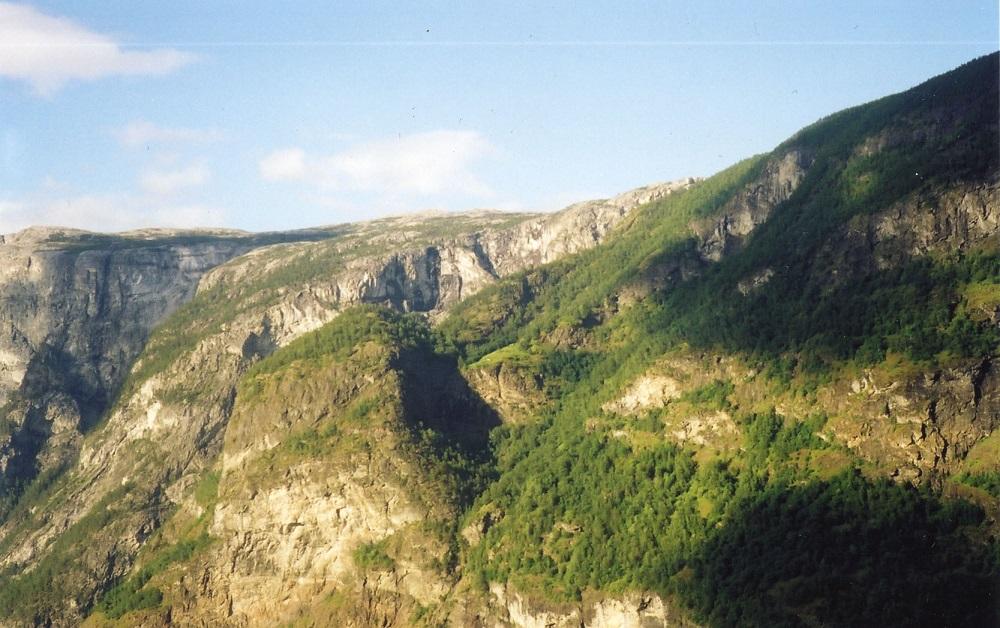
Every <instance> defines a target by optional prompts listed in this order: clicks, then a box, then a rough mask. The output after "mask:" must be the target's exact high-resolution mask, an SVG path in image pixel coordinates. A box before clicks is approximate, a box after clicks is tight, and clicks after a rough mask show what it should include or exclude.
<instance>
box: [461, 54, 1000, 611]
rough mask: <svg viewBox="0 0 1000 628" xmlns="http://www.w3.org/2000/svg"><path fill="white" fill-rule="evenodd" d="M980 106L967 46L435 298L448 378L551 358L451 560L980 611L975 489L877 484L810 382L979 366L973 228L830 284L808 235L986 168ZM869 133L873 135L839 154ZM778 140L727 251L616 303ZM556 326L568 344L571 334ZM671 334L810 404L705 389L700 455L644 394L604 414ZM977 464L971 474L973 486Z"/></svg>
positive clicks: (979, 176)
mask: <svg viewBox="0 0 1000 628" xmlns="http://www.w3.org/2000/svg"><path fill="white" fill-rule="evenodd" d="M996 118H997V56H996V55H992V56H990V57H986V58H983V59H980V60H977V61H975V62H972V63H970V64H967V65H966V66H963V67H962V68H959V69H958V70H956V71H954V72H952V73H949V74H947V75H944V76H942V77H938V78H936V79H933V80H931V81H929V82H928V83H926V84H924V85H921V86H920V87H918V88H915V89H914V90H911V91H909V92H906V93H903V94H899V95H896V96H891V97H888V98H885V99H882V100H880V101H877V102H874V103H871V104H868V105H864V106H862V107H858V108H855V109H851V110H848V111H845V112H841V113H839V114H836V115H834V116H831V117H829V118H827V119H824V120H822V121H820V122H818V123H816V124H815V125H813V126H811V127H809V128H807V129H805V130H803V131H802V132H800V133H799V134H798V135H796V136H795V137H793V138H792V139H790V140H789V141H788V142H786V143H785V144H783V145H782V146H780V147H778V148H777V149H776V150H775V152H774V153H773V154H772V155H764V156H760V157H757V158H754V159H753V160H749V161H747V162H744V163H741V164H738V165H737V166H734V167H733V168H731V169H729V170H727V171H725V172H723V173H721V174H719V175H717V176H715V177H713V178H711V179H708V180H707V181H705V182H704V183H702V184H701V185H699V186H698V187H696V188H695V189H692V190H690V191H688V192H686V193H684V194H681V195H678V196H676V197H670V198H668V199H666V200H664V201H662V202H660V203H657V204H654V205H652V206H649V207H647V208H645V209H644V210H643V211H641V212H640V213H638V215H636V216H635V217H634V219H633V220H632V223H631V224H630V225H629V226H628V227H627V228H626V229H625V230H624V231H623V232H621V233H620V234H619V235H618V237H617V238H615V239H613V240H612V241H610V242H608V243H607V244H605V245H604V246H601V247H599V248H597V249H595V250H593V251H590V252H588V253H585V254H583V255H579V256H576V257H575V258H573V259H571V260H566V261H565V262H564V263H559V264H556V265H554V266H550V267H546V268H543V269H540V270H538V271H535V272H531V273H529V274H527V275H526V276H524V277H523V278H521V279H520V280H517V281H514V282H510V283H508V284H504V285H499V286H496V287H495V288H493V289H491V290H489V291H487V292H486V293H484V294H481V295H478V296H477V297H475V298H473V299H472V300H470V301H468V302H466V303H464V304H462V305H461V306H459V308H458V309H457V310H456V312H455V313H454V315H453V316H452V317H451V318H450V319H449V320H448V321H446V322H445V323H444V324H443V325H442V326H441V333H442V335H443V336H444V338H445V344H446V345H447V346H448V347H450V348H451V350H453V351H456V352H457V353H458V354H459V355H460V356H461V357H462V358H463V359H464V360H466V362H467V363H468V364H470V367H471V368H472V369H473V370H474V369H475V368H476V367H477V366H478V365H479V364H482V363H483V361H489V360H492V359H493V358H492V357H491V356H487V358H486V359H485V360H480V358H482V357H483V356H484V355H486V354H488V353H489V352H491V351H494V350H496V349H498V348H500V347H504V346H507V345H513V346H518V347H520V349H519V350H520V351H521V352H522V353H528V354H533V355H535V356H536V363H539V364H546V365H550V366H551V365H555V368H553V369H550V371H551V372H547V373H546V380H547V382H548V383H547V385H548V386H550V387H551V390H553V391H557V393H558V394H553V395H552V400H551V402H549V403H548V404H547V405H544V406H542V407H540V408H539V409H538V412H537V417H536V421H535V422H533V423H532V424H529V425H526V426H521V427H505V428H503V429H502V431H500V432H498V438H497V441H496V442H497V445H496V457H497V460H498V463H497V476H498V479H497V481H496V482H495V483H493V484H492V485H491V486H490V487H489V489H487V491H486V492H485V493H484V494H483V495H482V496H481V497H480V498H479V501H478V502H477V505H476V507H474V508H473V510H472V514H471V516H470V521H472V522H473V523H475V522H476V521H477V517H480V516H481V515H480V514H479V513H482V512H491V513H495V512H500V513H503V516H502V518H500V519H499V522H491V526H490V527H489V529H488V530H487V531H486V533H485V535H484V537H483V540H482V541H481V542H480V543H479V544H478V545H477V546H475V547H472V548H469V550H468V553H467V555H466V565H465V566H466V569H467V570H468V572H469V574H470V577H472V578H476V579H478V581H479V582H480V583H481V584H482V585H483V586H485V583H486V582H487V581H500V582H504V581H509V582H511V583H513V584H514V585H515V586H516V587H517V588H518V589H519V590H521V591H525V592H527V593H529V594H531V595H534V596H537V597H539V598H547V599H561V600H572V599H579V597H580V595H581V593H582V592H583V591H585V590H586V589H588V588H591V589H603V590H611V591H615V590H628V589H644V590H655V591H658V592H661V593H662V594H664V595H668V596H674V598H675V599H677V600H679V601H680V602H681V603H683V604H684V605H686V606H688V607H689V608H691V609H692V610H693V611H694V614H695V616H696V617H697V618H698V619H700V620H702V621H706V622H708V623H709V624H712V625H784V624H788V625H806V624H814V625H969V626H973V625H987V624H990V623H992V622H994V621H996V620H997V615H996V606H997V598H996V595H997V594H996V591H997V580H996V578H997V573H998V572H997V570H998V563H997V557H998V555H1000V554H998V550H997V542H996V540H995V535H996V524H995V522H993V523H990V520H989V519H988V517H987V515H986V514H985V512H984V509H983V507H981V506H980V505H976V504H975V503H972V502H969V501H964V500H961V499H951V498H946V497H943V496H942V493H941V492H940V490H936V489H935V488H933V487H938V488H940V487H941V486H942V482H945V481H946V478H945V477H937V478H935V479H932V481H931V482H929V483H927V484H924V487H923V488H919V489H918V488H914V487H912V486H909V485H907V484H900V483H894V482H891V481H889V480H888V479H884V478H882V477H880V476H879V474H878V473H877V472H875V471H874V467H873V465H872V464H871V463H870V462H869V461H865V460H863V459H861V458H860V457H859V456H857V455H856V453H855V452H852V451H850V450H848V449H847V448H846V447H845V446H844V444H843V443H842V442H837V441H836V440H835V439H832V438H830V437H829V436H828V435H825V436H824V435H822V434H821V433H822V432H823V428H824V423H825V415H824V411H825V408H824V406H823V403H822V401H821V400H820V399H817V397H816V390H817V388H819V387H822V386H836V385H837V384H838V383H839V379H840V378H846V377H849V376H850V375H851V373H856V372H858V369H861V368H865V367H876V368H878V367H880V366H881V367H883V368H889V366H888V364H889V363H888V362H887V356H889V358H891V362H892V364H893V368H896V369H897V370H899V371H907V370H909V371H912V372H933V371H934V370H935V369H939V368H942V367H947V366H948V365H954V364H963V363H968V362H969V361H972V362H977V361H981V360H985V363H986V364H987V368H989V366H988V365H989V364H990V361H991V360H992V359H993V357H994V356H995V354H996V352H997V348H998V345H1000V330H998V328H997V326H996V324H995V323H992V322H990V321H989V320H984V319H983V317H981V316H978V315H977V314H976V313H975V308H973V307H971V305H970V302H969V301H968V300H967V299H966V298H965V297H964V295H966V294H968V293H969V291H970V289H972V288H975V287H977V286H995V285H996V284H998V283H1000V255H998V250H997V246H996V244H997V243H996V239H995V237H994V238H993V239H992V240H987V241H985V242H984V243H981V244H980V245H977V246H975V247H968V248H964V249H961V250H959V249H957V248H956V249H954V250H947V251H944V252H938V253H932V254H927V255H917V256H905V257H903V258H901V260H900V262H899V263H898V264H895V265H892V266H888V267H885V268H877V267H875V264H873V263H871V261H870V260H866V259H859V260H856V263H855V264H853V265H851V266H848V267H846V269H844V268H842V269H840V271H841V274H840V276H838V277H836V278H834V277H832V276H831V274H830V270H831V269H830V268H828V267H824V263H825V262H826V261H827V260H825V259H824V257H823V255H822V252H823V250H824V247H829V242H830V240H831V238H834V239H835V238H837V234H838V233H839V232H840V230H842V229H844V228H845V225H848V226H849V225H851V224H858V222H859V221H861V220H863V219H864V217H865V216H867V215H870V214H874V213H876V212H880V211H883V210H886V209H888V208H890V207H893V206H895V205H897V204H900V203H911V204H919V202H920V199H928V198H935V197H938V196H939V195H941V194H943V193H944V192H945V191H946V190H948V189H950V188H952V187H954V186H961V185H976V184H979V183H980V182H988V181H990V180H992V179H994V178H995V177H996V174H997V171H998V167H1000V164H998V156H997V150H996V148H997V146H998V142H997V124H996ZM880 136H881V137H888V138H890V139H888V140H886V141H885V144H886V147H884V148H882V149H881V150H880V151H879V152H877V153H874V154H865V151H863V150H861V148H862V147H863V146H864V145H865V142H866V141H868V142H870V141H871V139H872V138H879V137H880ZM793 149H794V150H798V151H804V152H808V153H809V154H810V155H811V156H812V158H813V163H812V166H811V167H810V168H809V170H808V172H807V174H806V176H805V178H804V180H803V181H802V183H801V185H800V186H799V187H798V188H797V189H796V190H795V192H794V194H793V195H792V196H791V197H790V198H789V199H788V200H787V201H785V202H783V203H781V204H779V205H778V206H777V207H776V208H775V209H774V211H773V213H772V215H771V216H770V218H769V220H767V221H766V222H765V223H763V224H762V225H761V226H760V227H759V228H758V229H757V231H756V232H755V233H754V234H753V235H752V236H751V237H750V238H749V240H748V241H747V242H746V244H745V246H744V247H743V248H742V250H740V251H738V252H737V253H735V254H733V255H730V256H727V257H725V258H724V259H723V260H722V261H721V262H719V263H717V264H709V265H705V266H704V267H703V268H702V269H701V271H700V273H699V276H697V277H696V278H694V279H691V280H688V281H680V282H674V283H671V284H669V285H667V286H660V287H657V288H654V289H653V290H652V291H651V292H649V293H648V294H646V295H644V298H642V299H640V300H639V301H638V302H637V303H635V304H633V305H630V306H629V307H620V308H619V307H617V301H618V300H619V297H620V296H621V294H622V293H623V289H624V288H625V287H627V286H628V285H629V284H630V283H631V282H635V281H636V280H637V279H639V278H641V277H643V276H644V274H645V275H648V274H649V273H650V269H654V270H655V267H656V266H657V265H658V264H659V265H663V264H665V263H667V262H669V261H670V260H677V259H693V258H694V257H695V256H696V246H697V239H696V238H695V237H694V235H693V233H692V232H691V231H690V230H689V228H688V225H689V224H690V223H691V222H692V221H695V220H696V219H698V218H699V217H704V216H712V215H714V214H717V213H718V211H719V210H720V208H721V207H722V206H723V205H724V203H725V202H726V201H727V200H728V199H729V198H731V197H732V196H733V195H734V194H735V192H736V191H737V190H738V189H739V188H740V187H741V186H743V185H746V184H747V183H749V182H752V181H753V179H754V177H755V176H758V174H759V173H760V172H761V168H762V165H763V164H764V162H766V161H767V160H768V159H773V158H778V157H780V156H781V155H782V154H784V153H786V152H787V151H789V150H793ZM762 268H769V269H771V271H772V272H773V274H772V275H771V276H770V280H769V281H768V282H767V283H766V284H765V285H763V286H762V287H760V288H759V289H757V290H755V291H752V292H750V293H749V294H745V295H741V294H740V293H739V292H738V290H737V287H738V284H739V282H740V281H741V280H743V279H745V278H746V277H748V276H750V275H751V274H752V273H754V272H755V271H758V270H760V269H762ZM845 275H846V276H845ZM567 329H569V330H573V331H575V332H576V335H575V336H574V334H573V333H568V332H567V331H566V330H567ZM565 337H575V338H577V339H578V341H577V345H578V347H577V349H576V350H575V351H569V352H566V351H565V347H564V346H561V345H564V344H565V343H563V342H562V341H561V340H560V339H562V338H565ZM581 338H582V340H579V339H581ZM677 352H680V353H694V354H700V355H705V352H707V353H708V355H710V356H711V355H719V356H737V357H738V359H739V360H741V361H742V362H743V363H745V364H746V365H748V366H749V367H751V368H753V369H757V370H759V371H761V372H763V373H764V374H765V376H766V384H765V385H766V387H768V389H769V390H770V391H771V392H772V393H773V397H772V399H773V402H772V403H776V402H781V401H782V400H786V399H791V400H798V402H797V403H798V407H799V408H806V409H809V408H811V409H812V411H811V412H801V411H800V412H797V413H793V414H789V415H788V416H782V415H781V414H779V413H778V412H776V411H775V410H774V409H773V405H772V407H771V408H770V409H768V408H767V407H766V405H767V404H766V403H765V404H759V405H758V407H753V406H751V405H748V404H739V403H734V404H730V403H729V401H728V400H727V399H726V394H725V393H726V390H724V389H722V390H721V395H720V394H714V395H713V394H708V395H702V397H704V398H705V399H703V400H700V403H701V404H702V405H704V404H705V403H708V404H710V405H711V404H714V405H715V406H717V407H722V406H723V405H725V407H726V409H727V410H728V412H729V413H731V414H732V415H733V417H734V419H735V421H736V423H737V425H738V427H739V434H738V436H736V437H735V439H736V440H735V442H734V443H733V446H732V447H731V448H730V449H729V450H728V451H721V452H720V451H718V450H716V451H705V449H704V448H698V447H694V448H692V447H682V446H679V445H678V444H677V443H675V442H671V440H675V439H671V438H669V437H668V434H667V433H666V430H665V428H664V427H663V425H662V424H661V423H660V420H659V418H658V416H657V414H656V412H652V413H649V414H647V415H646V416H645V418H640V419H636V420H634V421H631V422H626V423H625V424H622V423H621V421H620V420H616V419H614V418H613V417H609V416H608V413H607V412H606V410H605V409H604V407H606V405H605V404H607V402H609V401H610V400H612V399H613V398H615V397H616V396H618V395H620V394H621V391H622V390H623V389H624V388H625V387H626V386H627V384H628V383H629V382H630V381H632V380H634V379H635V378H636V377H637V376H638V375H640V374H641V373H643V372H644V371H645V370H646V369H647V368H649V367H650V366H651V365H653V364H654V363H655V362H656V361H657V360H659V359H661V357H662V356H664V355H669V354H674V353H677ZM513 353H514V352H512V351H511V350H510V349H505V350H504V351H503V352H500V353H498V355H501V357H502V356H503V355H512V354H513ZM477 361H479V362H478V363H477ZM900 365H905V366H900ZM716 392H718V391H716ZM712 397H715V398H716V399H715V401H712ZM719 397H721V399H719ZM695 401H696V402H698V401H699V400H697V399H696V400H695ZM695 405H698V404H697V403H696V404H695ZM616 421H617V422H616ZM602 426H607V427H608V429H603V427H602ZM612 428H616V429H617V430H618V432H619V435H618V436H616V434H615V429H612ZM622 432H627V433H629V434H630V437H629V438H622V437H620V434H621V433H622ZM640 433H642V434H643V435H644V436H642V437H641V438H640V437H637V435H638V434H640ZM831 461H832V462H831ZM998 464H1000V460H994V461H993V464H992V465H991V466H990V468H989V470H987V471H984V472H983V473H982V475H981V476H975V478H976V479H975V480H974V483H978V484H979V485H980V486H986V487H987V490H988V487H989V486H992V484H990V481H989V480H988V479H984V478H989V477H993V478H996V477H998V476H997V465H998ZM991 474H992V475H991ZM968 477H973V476H968ZM493 519H494V520H495V519H497V517H496V516H493Z"/></svg>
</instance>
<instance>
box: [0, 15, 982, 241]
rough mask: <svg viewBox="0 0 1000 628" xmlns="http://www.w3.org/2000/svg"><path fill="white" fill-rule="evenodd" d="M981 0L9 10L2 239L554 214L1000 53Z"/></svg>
mask: <svg viewBox="0 0 1000 628" xmlns="http://www.w3.org/2000/svg"><path fill="white" fill-rule="evenodd" d="M998 19H1000V18H998V5H997V2H996V1H995V0H983V1H978V0H968V1H963V2H929V1H928V2H912V1H908V2H870V1H866V2H822V1H818V0H817V1H810V2H805V1H799V2H792V1H783V2H704V1H702V2H626V3H623V2H465V3H458V2H453V3H445V2H430V3H409V2H398V3H390V2H370V1H369V2H336V3H334V2H328V1H327V2H295V1H290V2H281V3H276V2H219V1H216V2H212V1H205V0H200V1H197V2H189V1H186V0H182V1H177V0H175V1H172V2H161V3H145V2H143V3H137V2H130V1H125V0H119V1H113V2H112V1H104V2H86V3H84V2H32V3H14V4H11V3H4V2H0V232H10V231H14V230H17V229H20V228H23V227H24V226H27V225H29V224H59V225H64V226H73V227H80V228H87V229H92V230H106V231H115V230H122V229H129V228H135V227H142V226H227V227H236V228H242V229H249V230H267V229H287V228H295V227H305V226H312V225H321V224H330V223H337V222H345V221H353V220H363V219H367V218H373V217H377V216H382V215H386V214H399V213H405V212H410V211H419V210H426V209H444V210H452V211H454V210H461V209H473V208H499V209H509V210H551V209H558V208H560V207H562V206H564V205H566V204H568V203H570V202H573V201H577V200H583V199H587V198H595V197H604V196H609V195H612V194H615V193H617V192H620V191H624V190H627V189H630V188H633V187H637V186H640V185H645V184H648V183H652V182H656V181H664V180H671V179H677V178H681V177H686V176H707V175H710V174H712V173H713V172H716V171H718V170H720V169H721V168H724V167H725V166H727V165H729V164H731V163H733V162H735V161H737V160H739V159H741V158H744V157H747V156H750V155H752V154H755V153H759V152H762V151H766V150H769V149H770V148H772V147H773V146H774V145H776V144H777V143H779V142H780V141H782V140H783V139H785V138H786V137H787V136H789V135H790V134H792V133H793V132H795V131H796V130H797V129H799V128H801V127H802V126H804V125H806V124H808V123H810V122H812V121H814V120H816V119H817V118H819V117H822V116H823V115H826V114H829V113H832V112H834V111H836V110H838V109H842V108H844V107H847V106H851V105H855V104H860V103H862V102H866V101H868V100H872V99H874V98H877V97H879V96H883V95H886V94H889V93H893V92H897V91H900V90H903V89H906V88H907V87H910V86H912V85H915V84H917V83H919V82H921V81H923V80H925V79H927V78H930V77H931V76H934V75H936V74H940V73H941V72H944V71H947V70H949V69H951V68H953V67H955V66H958V65H960V64H962V63H964V62H965V61H968V60H970V59H972V58H975V57H977V56H980V55H982V54H986V53H989V52H992V51H994V50H996V49H997V48H998Z"/></svg>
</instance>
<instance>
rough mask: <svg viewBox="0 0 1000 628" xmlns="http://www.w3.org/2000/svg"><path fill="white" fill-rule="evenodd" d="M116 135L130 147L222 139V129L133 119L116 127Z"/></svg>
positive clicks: (124, 144) (122, 142)
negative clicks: (176, 125) (180, 125)
mask: <svg viewBox="0 0 1000 628" xmlns="http://www.w3.org/2000/svg"><path fill="white" fill-rule="evenodd" d="M114 135H115V137H116V138H118V141H119V142H121V144H122V145H123V146H126V147H129V148H136V147H139V146H149V145H150V144H189V143H205V142H214V141H217V140H220V139H222V131H219V130H218V129H191V128H184V127H167V126H160V125H158V124H153V123H152V122H147V121H146V120H133V121H132V122H129V123H128V124H126V125H125V126H123V127H122V128H120V129H115V131H114Z"/></svg>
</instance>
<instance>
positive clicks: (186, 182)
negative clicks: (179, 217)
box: [139, 164, 212, 196]
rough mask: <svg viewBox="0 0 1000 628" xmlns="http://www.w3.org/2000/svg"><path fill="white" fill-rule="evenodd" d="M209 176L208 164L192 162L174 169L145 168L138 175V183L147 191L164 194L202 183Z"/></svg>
mask: <svg viewBox="0 0 1000 628" xmlns="http://www.w3.org/2000/svg"><path fill="white" fill-rule="evenodd" d="M211 176H212V172H211V171H210V170H209V169H208V166H206V165H205V164H194V165H191V166H187V167H185V168H179V169H176V170H147V171H146V172H144V173H142V176H140V177H139V184H140V185H141V186H142V189H144V190H146V191H147V192H150V193H152V194H159V195H162V196H166V195H169V194H173V193H175V192H178V191H180V190H186V189H190V188H195V187H198V186H201V185H204V184H205V183H207V182H208V180H209V179H210V178H211Z"/></svg>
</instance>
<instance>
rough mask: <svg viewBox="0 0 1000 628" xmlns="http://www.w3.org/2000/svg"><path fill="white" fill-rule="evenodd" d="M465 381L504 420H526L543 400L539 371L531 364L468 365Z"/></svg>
mask: <svg viewBox="0 0 1000 628" xmlns="http://www.w3.org/2000/svg"><path fill="white" fill-rule="evenodd" d="M466 376H467V377H468V378H469V384H470V385H471V386H472V387H473V388H474V389H475V390H476V392H478V393H479V394H480V395H481V396H482V397H483V399H484V400H485V401H486V402H487V403H489V404H490V405H491V406H492V407H494V408H496V410H497V412H499V413H500V415H501V416H502V417H503V419H504V421H505V422H507V423H518V422H521V421H524V420H526V419H527V418H528V417H529V416H530V415H531V412H532V411H533V410H535V409H537V408H538V407H539V406H541V405H542V404H543V403H545V401H546V396H545V393H544V391H543V385H544V382H543V381H542V377H541V375H539V374H538V373H537V372H535V371H534V370H533V369H531V368H519V367H517V366H516V365H512V364H507V363H499V364H494V365H491V366H485V367H482V368H474V369H470V370H469V371H468V372H467V374H466Z"/></svg>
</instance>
